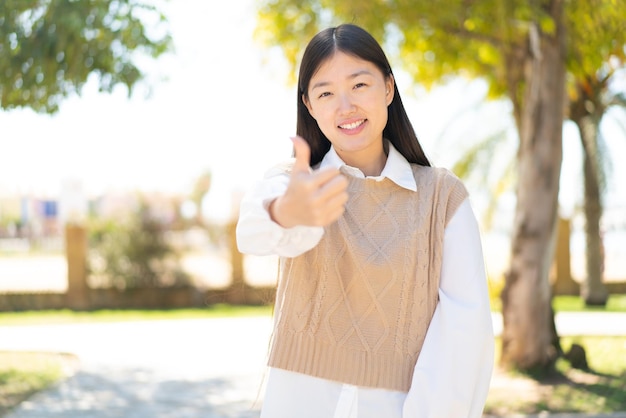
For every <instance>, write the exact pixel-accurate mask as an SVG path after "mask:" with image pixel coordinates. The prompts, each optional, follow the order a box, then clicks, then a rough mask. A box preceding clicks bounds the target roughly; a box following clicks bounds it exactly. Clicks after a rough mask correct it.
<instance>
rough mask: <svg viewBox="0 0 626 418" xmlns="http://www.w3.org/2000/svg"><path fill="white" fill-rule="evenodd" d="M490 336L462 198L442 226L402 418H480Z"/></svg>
mask: <svg viewBox="0 0 626 418" xmlns="http://www.w3.org/2000/svg"><path fill="white" fill-rule="evenodd" d="M493 365H494V333H493V325H492V322H491V311H490V307H489V292H488V289H487V278H486V274H485V266H484V259H483V253H482V246H481V241H480V233H479V229H478V224H477V221H476V218H475V216H474V213H473V211H472V208H471V205H470V202H469V200H468V199H466V200H465V201H464V202H463V203H462V204H461V206H460V207H459V209H458V210H457V211H456V213H455V214H454V216H453V217H452V219H451V220H450V223H449V224H448V226H447V227H446V231H445V235H444V243H443V260H442V268H441V279H440V285H439V303H438V305H437V307H436V308H435V313H434V315H433V318H432V321H431V323H430V326H429V328H428V331H427V333H426V338H425V340H424V344H423V346H422V351H421V353H420V355H419V358H418V360H417V363H416V365H415V370H414V374H413V380H412V383H411V388H410V390H409V393H408V394H407V397H406V400H405V403H404V409H403V417H404V418H480V417H481V416H482V411H483V408H484V404H485V401H486V399H487V393H488V391H489V384H490V381H491V374H492V371H493Z"/></svg>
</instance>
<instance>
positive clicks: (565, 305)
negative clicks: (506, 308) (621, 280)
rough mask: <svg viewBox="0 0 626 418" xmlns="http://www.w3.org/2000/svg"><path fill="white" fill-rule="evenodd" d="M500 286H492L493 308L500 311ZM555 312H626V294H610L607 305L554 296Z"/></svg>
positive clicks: (579, 298)
mask: <svg viewBox="0 0 626 418" xmlns="http://www.w3.org/2000/svg"><path fill="white" fill-rule="evenodd" d="M500 290H501V289H500V288H496V289H493V288H490V290H489V292H490V299H491V310H492V311H494V312H500V311H501V310H502V302H501V300H500V293H499V292H500ZM552 307H553V308H554V311H555V312H626V294H613V295H609V299H608V300H607V303H606V306H585V302H584V301H583V300H582V298H581V297H580V296H555V297H554V298H552Z"/></svg>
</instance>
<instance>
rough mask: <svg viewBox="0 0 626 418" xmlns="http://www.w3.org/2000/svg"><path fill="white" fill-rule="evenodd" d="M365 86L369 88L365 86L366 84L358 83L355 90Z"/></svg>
mask: <svg viewBox="0 0 626 418" xmlns="http://www.w3.org/2000/svg"><path fill="white" fill-rule="evenodd" d="M365 86H367V84H365V83H356V84H355V85H354V88H355V89H359V88H361V87H365Z"/></svg>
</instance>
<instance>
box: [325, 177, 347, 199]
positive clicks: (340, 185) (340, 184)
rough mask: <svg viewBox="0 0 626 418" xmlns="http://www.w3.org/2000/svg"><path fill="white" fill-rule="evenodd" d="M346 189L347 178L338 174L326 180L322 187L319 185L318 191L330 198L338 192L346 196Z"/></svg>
mask: <svg viewBox="0 0 626 418" xmlns="http://www.w3.org/2000/svg"><path fill="white" fill-rule="evenodd" d="M347 190H348V180H347V179H346V178H345V177H344V176H343V175H341V174H340V175H338V176H336V177H334V178H333V179H331V180H329V181H328V182H326V183H325V184H324V185H323V186H322V187H320V190H319V192H320V195H323V196H326V197H327V198H331V197H333V196H335V195H338V194H344V195H345V196H348V192H347Z"/></svg>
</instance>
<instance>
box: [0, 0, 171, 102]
mask: <svg viewBox="0 0 626 418" xmlns="http://www.w3.org/2000/svg"><path fill="white" fill-rule="evenodd" d="M155 4H156V2H151V1H142V0H3V1H2V2H0V34H1V35H2V36H0V108H2V109H12V108H17V107H30V108H32V109H34V110H35V111H37V112H42V113H52V112H56V111H57V110H58V109H59V104H60V102H61V101H62V100H63V99H64V98H66V97H67V96H68V95H70V94H72V93H80V91H81V88H82V87H83V85H84V84H85V83H86V81H87V79H88V78H89V77H90V76H91V75H94V76H97V77H98V80H99V89H100V90H101V91H106V92H111V91H112V90H113V88H114V87H115V86H116V85H118V84H121V85H124V86H126V87H127V88H128V93H129V94H131V92H132V89H133V87H134V86H135V84H136V83H137V82H139V81H140V80H141V79H142V76H143V73H144V70H143V69H142V66H141V59H142V58H143V57H149V58H155V57H158V56H159V55H161V54H163V53H164V52H166V51H168V50H169V49H170V48H171V45H172V44H171V36H170V34H169V32H168V28H167V21H166V18H165V16H164V15H163V14H162V13H161V12H160V11H159V9H158V8H157V6H156V5H155Z"/></svg>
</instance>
